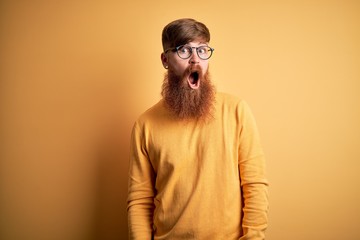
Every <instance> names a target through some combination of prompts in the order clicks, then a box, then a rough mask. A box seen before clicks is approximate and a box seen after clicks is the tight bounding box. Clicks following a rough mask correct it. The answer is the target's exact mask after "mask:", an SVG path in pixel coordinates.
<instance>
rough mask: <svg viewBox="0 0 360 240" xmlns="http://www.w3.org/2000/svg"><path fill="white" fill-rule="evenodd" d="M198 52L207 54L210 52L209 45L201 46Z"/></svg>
mask: <svg viewBox="0 0 360 240" xmlns="http://www.w3.org/2000/svg"><path fill="white" fill-rule="evenodd" d="M197 52H198V53H199V54H201V55H207V54H208V52H209V47H199V48H198V49H197Z"/></svg>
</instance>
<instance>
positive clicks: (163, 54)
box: [160, 53, 169, 69]
mask: <svg viewBox="0 0 360 240" xmlns="http://www.w3.org/2000/svg"><path fill="white" fill-rule="evenodd" d="M160 58H161V62H162V65H163V66H164V68H165V69H168V68H169V61H168V58H167V56H166V55H165V53H161V56H160Z"/></svg>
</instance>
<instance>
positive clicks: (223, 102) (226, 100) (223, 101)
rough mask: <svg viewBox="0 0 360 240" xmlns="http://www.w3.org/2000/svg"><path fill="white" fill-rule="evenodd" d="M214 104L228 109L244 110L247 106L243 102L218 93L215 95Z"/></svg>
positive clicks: (234, 97) (237, 98)
mask: <svg viewBox="0 0 360 240" xmlns="http://www.w3.org/2000/svg"><path fill="white" fill-rule="evenodd" d="M216 103H217V104H218V105H220V106H223V107H224V106H227V107H230V108H239V107H240V108H244V107H246V106H247V103H246V101H245V100H243V99H241V98H240V97H237V96H234V95H231V94H228V93H224V92H218V93H217V94H216Z"/></svg>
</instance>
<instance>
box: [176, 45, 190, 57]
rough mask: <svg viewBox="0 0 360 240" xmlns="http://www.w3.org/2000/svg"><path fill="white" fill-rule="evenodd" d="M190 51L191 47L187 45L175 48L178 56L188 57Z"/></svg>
mask: <svg viewBox="0 0 360 240" xmlns="http://www.w3.org/2000/svg"><path fill="white" fill-rule="evenodd" d="M191 52H192V49H191V47H189V46H180V47H178V49H177V54H178V55H179V57H181V58H184V59H186V58H189V57H190V56H191Z"/></svg>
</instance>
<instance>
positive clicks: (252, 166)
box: [127, 93, 268, 240]
mask: <svg viewBox="0 0 360 240" xmlns="http://www.w3.org/2000/svg"><path fill="white" fill-rule="evenodd" d="M267 186H268V183H267V180H266V178H265V161H264V155H263V151H262V149H261V146H260V142H259V136H258V132H257V128H256V124H255V121H254V118H253V116H252V114H251V112H250V109H249V107H248V106H247V104H246V103H245V102H244V101H241V100H239V99H237V98H235V97H233V96H230V95H227V94H223V93H218V94H217V95H216V110H215V114H214V119H213V120H211V121H210V122H208V123H207V124H204V123H200V122H196V121H193V122H182V121H179V120H178V119H176V117H175V116H173V115H172V114H171V113H170V112H169V111H168V109H166V107H165V105H164V101H163V100H161V101H159V102H158V103H157V104H156V105H154V106H153V107H152V108H150V109H149V110H148V111H146V112H145V113H144V114H143V115H141V116H140V118H139V119H138V120H137V121H136V123H135V125H134V127H133V131H132V137H131V157H130V168H129V190H128V191H129V192H128V207H127V210H128V223H129V234H130V235H129V236H130V239H139V240H147V239H148V240H150V239H171V240H176V239H204V240H211V239H214V240H219V239H224V240H232V239H241V240H245V239H246V240H248V239H249V240H250V239H251V240H255V239H256V240H260V239H265V236H264V232H265V229H266V227H267V210H268V199H267Z"/></svg>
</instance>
